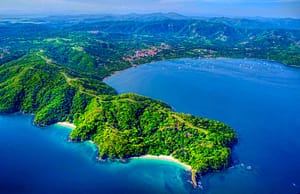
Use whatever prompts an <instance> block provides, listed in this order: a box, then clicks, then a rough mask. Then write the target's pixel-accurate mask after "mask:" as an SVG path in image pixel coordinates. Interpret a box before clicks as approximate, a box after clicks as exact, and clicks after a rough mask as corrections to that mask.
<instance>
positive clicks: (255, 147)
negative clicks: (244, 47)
mask: <svg viewBox="0 0 300 194" xmlns="http://www.w3.org/2000/svg"><path fill="white" fill-rule="evenodd" d="M106 83H107V84H109V85H110V86H112V87H114V88H115V89H117V91H118V92H120V93H126V92H135V93H138V94H141V95H146V96H150V97H152V98H154V99H160V100H163V101H165V102H167V103H168V104H170V105H171V106H172V107H173V108H174V109H175V111H178V112H186V113H191V114H194V115H197V116H201V117H206V118H210V119H216V120H220V121H222V122H225V123H228V124H229V125H230V126H232V127H233V128H234V129H235V130H236V131H237V133H238V136H239V143H238V145H237V146H236V147H235V148H234V150H233V162H234V163H233V167H231V168H230V169H228V170H225V171H223V172H220V173H213V174H209V175H206V176H204V177H203V178H202V179H201V182H202V183H203V187H204V193H249V194H252V193H291V194H292V193H297V192H299V191H300V187H299V185H300V177H299V174H300V167H299V163H300V157H299V154H298V153H300V143H299V141H298V137H299V136H300V134H299V130H298V129H299V128H300V121H299V119H297V118H299V116H300V115H299V111H298V110H299V109H300V70H299V69H298V68H293V67H287V66H285V65H283V64H280V63H276V62H272V61H265V60H254V59H247V60H246V59H226V58H219V59H179V60H170V61H161V62H155V63H150V64H146V65H142V66H138V67H135V68H131V69H128V70H125V71H123V72H121V73H118V74H117V75H113V76H112V77H110V78H109V79H107V80H106Z"/></svg>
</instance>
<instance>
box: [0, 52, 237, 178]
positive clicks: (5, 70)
mask: <svg viewBox="0 0 300 194" xmlns="http://www.w3.org/2000/svg"><path fill="white" fill-rule="evenodd" d="M17 111H22V112H26V113H34V114H35V118H34V122H35V123H36V124H38V125H43V126H44V125H49V124H52V123H55V122H58V121H70V122H73V123H74V124H75V125H76V126H77V127H76V129H74V130H73V131H72V133H71V134H70V138H71V139H73V140H77V141H84V140H92V141H94V142H95V143H96V144H97V145H98V148H99V156H100V157H101V158H107V157H109V158H128V157H132V156H140V155H144V154H152V155H160V154H163V155H172V156H173V157H174V158H176V159H179V160H180V161H182V162H183V163H185V164H188V165H190V166H191V167H192V168H193V170H194V172H199V173H204V172H208V171H211V170H217V169H222V168H224V167H227V166H228V165H229V162H230V148H231V146H232V145H233V144H234V143H236V141H237V136H236V134H235V133H234V131H233V129H231V128H230V127H229V126H227V125H225V124H224V123H220V122H217V121H212V120H208V119H203V118H198V117H194V116H192V115H187V114H183V113H176V112H173V111H172V109H171V107H170V106H169V105H167V104H165V103H163V102H161V101H158V100H153V99H150V98H147V97H143V96H139V95H136V94H121V95H117V94H116V92H115V90H113V89H112V88H110V87H109V86H107V85H106V84H105V83H103V82H101V81H99V80H97V79H91V78H88V77H86V76H85V75H80V74H78V73H76V72H73V71H72V70H70V69H68V68H66V67H62V66H58V65H56V64H53V63H52V62H51V60H49V59H47V58H46V57H45V56H43V54H42V53H40V52H37V53H34V54H31V55H27V56H24V57H22V58H20V59H17V60H15V61H11V62H9V63H6V64H4V65H2V66H0V112H2V113H11V112H17Z"/></svg>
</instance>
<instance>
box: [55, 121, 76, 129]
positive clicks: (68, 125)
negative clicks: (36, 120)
mask: <svg viewBox="0 0 300 194" xmlns="http://www.w3.org/2000/svg"><path fill="white" fill-rule="evenodd" d="M56 124H57V125H60V126H64V127H68V128H71V129H75V128H76V126H75V125H74V124H73V123H69V122H58V123H56Z"/></svg>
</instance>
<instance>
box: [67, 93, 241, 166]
mask: <svg viewBox="0 0 300 194" xmlns="http://www.w3.org/2000/svg"><path fill="white" fill-rule="evenodd" d="M75 124H76V126H77V127H76V129H75V130H73V131H72V133H71V135H70V137H71V139H74V140H89V139H90V140H92V141H94V142H95V143H96V144H97V145H98V147H99V154H100V157H101V158H107V157H109V158H129V157H132V156H140V155H144V154H150V155H172V156H173V157H174V158H177V159H179V160H180V161H182V162H184V163H186V164H189V165H191V167H192V168H193V169H194V170H196V171H197V172H207V171H210V170H217V169H222V168H225V167H227V166H228V165H229V158H230V147H231V146H232V145H233V144H234V143H236V141H237V137H236V135H235V133H234V131H233V130H232V129H231V128H230V127H228V126H227V125H225V124H223V123H220V122H217V121H212V120H208V119H203V118H198V117H194V116H191V115H186V114H183V113H175V112H173V111H172V110H171V108H170V107H169V106H167V105H166V104H164V103H162V102H159V101H154V100H151V99H149V98H146V97H141V96H137V95H135V94H122V95H118V96H113V97H110V98H109V100H101V99H96V98H95V99H93V100H92V101H91V103H90V104H89V105H88V106H87V108H86V110H85V112H84V114H81V115H80V116H79V117H77V119H76V120H75Z"/></svg>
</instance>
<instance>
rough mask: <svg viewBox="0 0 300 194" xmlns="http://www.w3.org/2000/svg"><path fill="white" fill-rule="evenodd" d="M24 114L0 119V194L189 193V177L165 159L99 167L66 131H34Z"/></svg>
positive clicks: (90, 149) (88, 148)
mask: <svg viewBox="0 0 300 194" xmlns="http://www.w3.org/2000/svg"><path fill="white" fill-rule="evenodd" d="M32 119H33V117H32V116H29V115H21V114H14V115H1V116H0V153H1V154H0V193H1V194H2V193H3V194H5V193H43V194H44V193H50V194H53V193H55V194H57V193H117V194H118V193H120V194H121V193H133V194H134V193H149V194H150V193H188V192H189V190H192V188H191V185H190V183H189V182H188V181H187V180H188V178H189V173H188V172H186V171H185V170H183V168H182V167H180V166H178V165H176V164H173V163H170V162H168V161H154V160H149V159H148V160H147V159H135V160H132V161H130V162H129V163H126V164H122V163H119V162H105V163H101V162H99V161H97V160H96V156H97V155H96V154H97V150H96V148H95V146H94V145H93V144H91V143H71V142H68V141H67V140H68V138H67V137H68V134H69V132H70V129H68V128H65V127H60V126H51V127H47V128H38V127H35V126H33V125H32Z"/></svg>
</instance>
